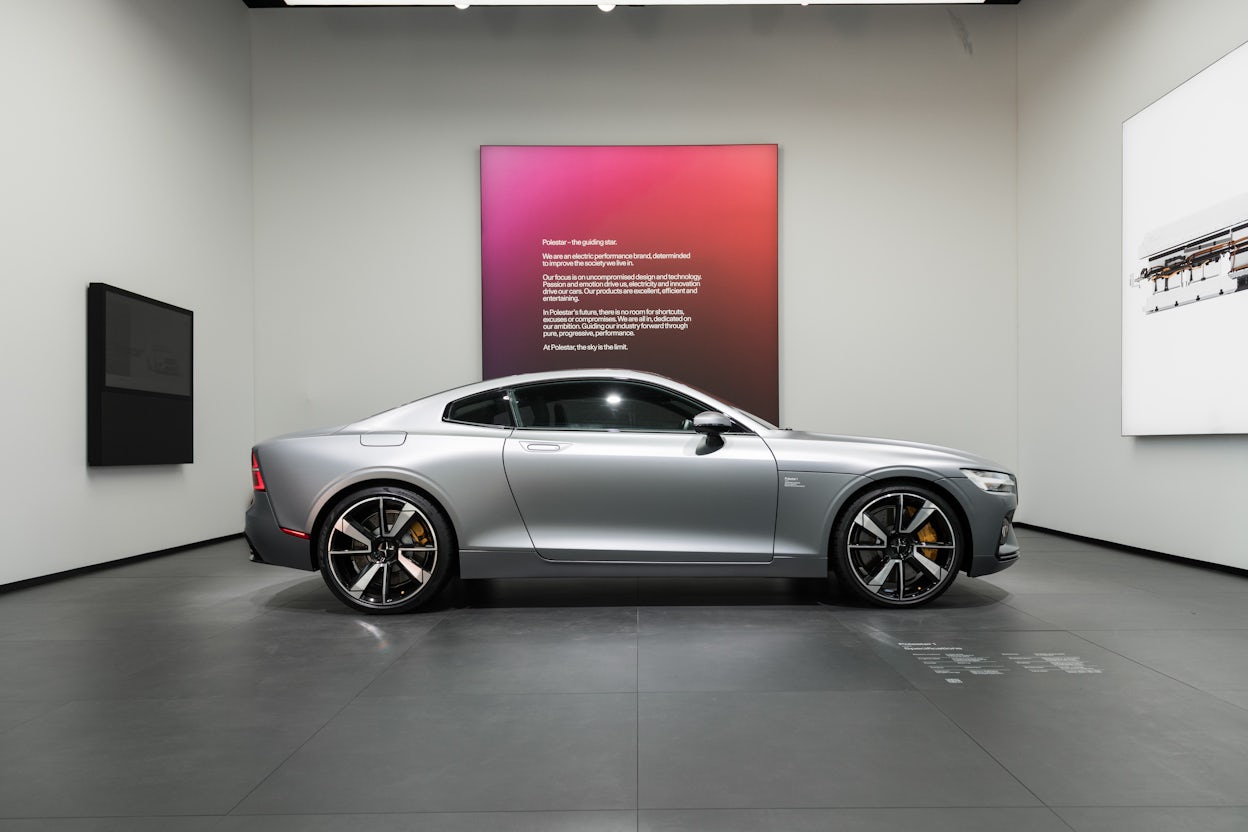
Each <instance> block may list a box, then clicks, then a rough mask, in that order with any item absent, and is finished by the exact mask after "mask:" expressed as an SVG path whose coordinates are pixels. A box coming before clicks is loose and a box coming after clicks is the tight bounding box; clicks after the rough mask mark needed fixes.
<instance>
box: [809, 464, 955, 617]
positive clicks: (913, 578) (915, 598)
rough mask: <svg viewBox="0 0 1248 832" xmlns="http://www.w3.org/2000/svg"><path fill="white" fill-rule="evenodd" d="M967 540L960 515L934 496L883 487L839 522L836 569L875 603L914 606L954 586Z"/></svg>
mask: <svg viewBox="0 0 1248 832" xmlns="http://www.w3.org/2000/svg"><path fill="white" fill-rule="evenodd" d="M964 539H965V536H964V535H963V534H962V531H961V527H960V523H959V522H958V518H957V515H956V514H954V512H953V511H952V509H951V508H950V507H949V504H948V503H947V502H946V501H945V500H944V499H943V498H942V497H940V496H939V495H938V494H936V493H935V492H933V491H931V490H929V489H926V488H923V487H921V486H918V485H910V484H906V485H897V486H891V487H885V488H880V489H877V490H875V491H872V492H869V493H867V494H864V495H862V496H861V497H859V498H858V499H857V500H855V501H854V502H853V503H852V504H851V505H850V506H849V508H848V509H847V510H846V512H845V514H844V515H843V516H842V518H841V520H840V522H839V523H837V526H836V529H835V530H834V532H833V539H832V543H833V553H832V568H833V571H834V572H835V573H836V575H837V577H838V578H839V579H840V581H841V582H842V583H843V584H844V585H845V586H847V587H848V588H849V589H850V590H851V591H853V592H854V593H855V594H857V595H858V596H859V597H861V598H863V599H865V600H867V601H869V602H871V603H873V604H879V605H883V606H890V607H914V606H918V605H919V604H925V603H927V602H928V601H931V600H933V599H934V598H936V597H937V596H939V595H940V594H941V593H942V592H944V591H945V590H946V589H948V588H949V585H950V584H952V583H953V580H954V578H955V577H957V572H958V567H959V566H960V564H961V561H962V553H963V546H964V545H965V543H964Z"/></svg>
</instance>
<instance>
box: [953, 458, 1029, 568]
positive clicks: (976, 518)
mask: <svg viewBox="0 0 1248 832" xmlns="http://www.w3.org/2000/svg"><path fill="white" fill-rule="evenodd" d="M945 482H946V483H947V484H948V485H949V486H950V487H951V488H953V489H956V490H957V492H958V496H959V498H960V502H961V503H962V505H963V508H964V509H965V510H966V515H967V518H968V519H969V521H970V525H971V528H970V532H971V545H972V551H971V558H970V560H969V562H967V563H965V564H963V567H964V568H965V569H966V574H967V575H969V576H971V577H972V578H975V577H978V576H980V575H991V574H992V573H993V572H1000V571H1001V570H1002V569H1006V568H1008V567H1010V566H1013V565H1014V563H1015V562H1017V561H1018V555H1019V545H1018V538H1017V537H1016V536H1015V535H1014V510H1015V509H1016V508H1018V496H1017V495H1015V494H999V493H989V492H986V491H981V490H980V489H979V488H978V487H977V486H976V485H975V484H974V483H973V482H971V481H970V480H968V479H963V478H961V477H955V478H951V479H948V480H945Z"/></svg>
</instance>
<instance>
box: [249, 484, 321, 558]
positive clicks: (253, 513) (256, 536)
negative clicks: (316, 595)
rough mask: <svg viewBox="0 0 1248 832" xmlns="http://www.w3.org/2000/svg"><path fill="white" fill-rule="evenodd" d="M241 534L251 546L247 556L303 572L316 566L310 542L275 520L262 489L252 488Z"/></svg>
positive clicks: (266, 494) (267, 496)
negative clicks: (295, 535)
mask: <svg viewBox="0 0 1248 832" xmlns="http://www.w3.org/2000/svg"><path fill="white" fill-rule="evenodd" d="M243 536H244V537H246V538H247V545H248V546H249V547H250V548H251V559H252V560H253V561H255V562H256V563H268V564H272V565H273V566H289V567H290V568H292V569H302V570H304V571H307V572H314V571H315V570H316V558H315V556H314V554H313V551H312V542H311V541H310V540H303V539H300V538H298V537H294V536H292V535H289V534H286V533H285V532H284V531H282V529H281V526H279V525H278V523H277V517H276V516H274V514H273V507H272V505H271V504H270V503H269V495H268V493H267V492H264V491H256V492H253V495H252V502H251V506H250V507H249V508H248V509H247V516H246V522H245V523H244V525H243Z"/></svg>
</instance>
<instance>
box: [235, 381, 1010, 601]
mask: <svg viewBox="0 0 1248 832" xmlns="http://www.w3.org/2000/svg"><path fill="white" fill-rule="evenodd" d="M252 479H253V496H254V499H253V501H252V504H251V506H250V508H249V509H248V511H247V515H246V537H247V540H248V543H249V545H250V547H251V551H252V558H253V560H256V561H259V562H263V563H269V564H275V565H280V566H288V567H293V568H296V569H304V570H320V572H321V574H322V576H323V577H324V580H325V582H326V584H327V585H328V587H329V589H330V590H331V591H332V592H333V593H334V594H335V595H336V596H337V597H338V598H339V599H341V600H342V601H343V603H345V604H346V605H347V606H349V607H352V608H353V609H356V610H359V611H361V612H367V613H398V612H406V611H410V610H415V609H418V608H419V607H420V606H422V605H423V604H425V603H426V602H427V601H428V600H429V599H430V598H432V597H433V596H434V595H436V593H437V591H438V589H439V588H440V587H441V586H442V585H443V584H444V583H445V581H446V580H447V578H448V577H449V576H450V575H451V574H458V575H459V576H460V577H462V578H464V579H475V578H548V577H567V578H575V577H612V576H616V577H642V576H644V577H663V576H672V577H677V576H679V577H691V576H692V577H696V576H741V577H749V576H753V577H759V576H768V577H810V578H822V577H826V576H828V575H829V574H831V575H833V576H834V577H835V579H836V580H838V581H839V582H840V583H841V584H843V585H844V586H845V587H847V588H848V589H849V591H850V592H852V593H853V594H854V595H856V596H857V597H859V598H861V599H863V600H865V601H867V602H870V603H872V604H876V605H880V606H885V607H912V606H918V605H920V604H924V603H927V602H929V601H932V600H933V599H935V598H937V597H939V596H940V595H941V594H942V593H943V592H944V591H945V590H947V589H948V588H949V586H950V585H951V584H952V583H953V581H954V580H955V578H956V577H957V574H958V573H959V572H965V573H967V574H969V575H971V576H977V575H986V574H990V573H992V572H996V571H999V570H1001V569H1004V568H1006V567H1008V566H1010V565H1011V564H1012V563H1014V562H1015V561H1016V559H1017V558H1018V554H1019V547H1018V542H1017V539H1016V537H1015V535H1014V531H1013V525H1012V521H1013V515H1014V511H1015V508H1016V505H1017V482H1016V480H1015V477H1014V476H1013V474H1011V473H1010V472H1009V471H1007V470H1006V469H1005V468H1003V467H1001V466H1000V465H997V464H995V463H993V462H990V461H988V460H986V459H983V458H980V457H977V456H974V455H971V454H967V453H963V452H961V451H956V450H952V449H949V448H942V447H937V446H933V445H922V444H917V443H909V442H900V441H895V440H885V439H865V438H859V437H847V436H830V435H823V434H815V433H806V432H801V431H793V430H781V429H779V428H777V427H775V426H774V425H771V424H769V423H767V422H766V421H764V420H762V419H759V418H758V417H756V416H753V415H751V414H750V413H748V412H746V411H744V410H741V409H739V408H736V407H733V406H732V405H730V404H728V403H726V402H723V401H719V400H716V399H714V398H712V397H710V396H707V395H706V394H705V393H702V392H701V391H699V390H696V389H695V388H692V387H689V386H687V385H684V384H680V383H678V382H675V381H672V380H670V379H667V378H664V377H662V376H657V375H653V374H649V373H642V372H635V371H630V370H576V371H567V372H549V373H531V374H525V375H517V376H510V377H507V378H502V379H494V380H489V381H483V382H478V383H475V384H469V385H466V386H464V387H460V388H456V389H454V390H448V391H445V392H442V393H438V394H435V395H432V396H427V397H425V398H422V399H418V400H417V401H414V402H410V403H408V404H405V405H402V406H400V407H396V408H394V409H392V410H388V411H385V412H383V413H379V414H377V415H375V416H371V417H369V418H367V419H363V420H361V421H358V422H354V423H352V424H348V425H343V426H340V427H334V428H327V429H323V430H314V431H307V432H303V433H297V434H291V435H288V436H282V437H277V438H275V439H269V440H266V441H263V442H261V443H259V444H257V445H256V446H255V448H254V449H253V450H252Z"/></svg>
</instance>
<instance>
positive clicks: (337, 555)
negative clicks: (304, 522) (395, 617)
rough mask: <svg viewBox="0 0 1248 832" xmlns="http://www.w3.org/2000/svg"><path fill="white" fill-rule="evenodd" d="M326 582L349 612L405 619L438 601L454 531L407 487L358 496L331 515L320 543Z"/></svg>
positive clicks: (374, 490) (336, 507) (372, 490)
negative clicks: (404, 615) (397, 614)
mask: <svg viewBox="0 0 1248 832" xmlns="http://www.w3.org/2000/svg"><path fill="white" fill-rule="evenodd" d="M317 548H318V552H319V553H320V564H321V575H322V576H323V577H324V579H325V583H326V584H328V586H329V588H330V589H331V590H332V591H333V593H334V594H335V595H337V596H338V597H339V598H340V599H342V600H343V601H344V602H345V603H346V604H347V605H348V606H351V607H354V608H355V609H358V610H361V611H364V612H373V613H393V612H405V611H408V610H411V609H414V608H415V607H418V606H420V605H421V604H423V603H425V602H426V601H427V600H428V599H429V598H430V597H432V596H433V595H435V594H437V590H438V587H439V586H441V584H442V582H443V581H444V580H445V579H446V575H447V572H448V571H449V569H450V568H451V567H450V563H451V561H452V559H453V557H454V543H453V541H452V535H451V531H450V526H449V525H448V523H447V521H446V518H444V517H443V516H442V513H441V512H440V511H438V509H437V507H436V506H434V505H433V503H431V502H430V501H429V500H427V499H425V498H424V497H422V496H421V495H419V494H416V493H414V492H412V491H408V490H406V489H402V488H389V487H377V488H370V489H368V490H366V491H359V492H356V493H354V494H351V495H349V496H347V497H346V498H344V499H342V500H340V501H339V502H338V503H337V504H335V505H334V506H333V508H331V509H330V511H329V513H328V515H327V520H326V522H325V524H324V525H323V526H322V528H321V533H320V535H319V537H318V542H317Z"/></svg>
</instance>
